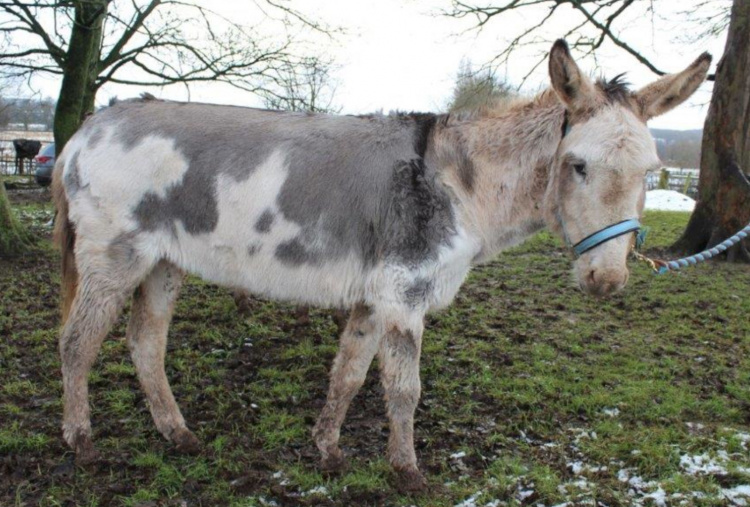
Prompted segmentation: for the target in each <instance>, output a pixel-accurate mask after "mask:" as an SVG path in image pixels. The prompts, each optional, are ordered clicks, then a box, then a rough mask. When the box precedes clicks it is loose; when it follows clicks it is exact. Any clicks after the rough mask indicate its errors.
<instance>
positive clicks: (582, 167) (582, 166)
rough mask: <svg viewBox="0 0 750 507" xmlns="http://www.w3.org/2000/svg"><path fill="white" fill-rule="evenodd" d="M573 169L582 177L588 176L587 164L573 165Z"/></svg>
mask: <svg viewBox="0 0 750 507" xmlns="http://www.w3.org/2000/svg"><path fill="white" fill-rule="evenodd" d="M573 169H575V171H576V173H578V174H579V175H580V176H586V164H584V163H583V162H581V163H577V164H573Z"/></svg>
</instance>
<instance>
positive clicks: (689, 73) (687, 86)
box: [635, 53, 711, 120]
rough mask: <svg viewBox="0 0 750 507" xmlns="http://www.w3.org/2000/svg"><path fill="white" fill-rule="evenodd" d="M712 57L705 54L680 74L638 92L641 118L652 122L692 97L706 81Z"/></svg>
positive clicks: (669, 75)
mask: <svg viewBox="0 0 750 507" xmlns="http://www.w3.org/2000/svg"><path fill="white" fill-rule="evenodd" d="M710 65H711V55H709V54H708V53H703V54H702V55H700V56H699V57H698V59H697V60H695V61H694V62H693V63H691V64H690V66H689V67H688V68H687V69H685V70H683V71H682V72H680V73H678V74H668V75H666V76H664V77H662V78H661V79H659V80H658V81H655V82H653V83H651V84H650V85H648V86H645V87H643V88H642V89H640V90H638V91H637V92H636V94H635V99H636V101H637V104H638V106H639V107H640V113H641V116H642V117H643V118H644V119H645V120H650V119H651V118H653V117H654V116H659V115H661V114H664V113H666V112H667V111H669V110H670V109H673V108H675V107H677V106H679V105H680V104H682V103H683V102H685V101H686V100H687V99H688V97H690V96H691V95H692V94H693V92H695V90H697V89H698V87H699V86H700V84H701V83H702V82H703V80H705V79H706V74H707V73H708V67H709V66H710Z"/></svg>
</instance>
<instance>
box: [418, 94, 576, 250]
mask: <svg viewBox="0 0 750 507" xmlns="http://www.w3.org/2000/svg"><path fill="white" fill-rule="evenodd" d="M564 111H565V109H564V107H563V105H562V104H561V103H560V102H559V100H558V99H557V96H556V95H555V94H554V92H552V91H551V90H548V91H545V92H542V93H541V94H540V95H538V96H537V97H535V98H534V99H531V100H530V101H528V102H524V103H519V104H516V105H514V106H511V107H509V108H508V109H506V110H505V111H503V112H495V113H494V114H493V113H492V112H490V113H489V114H486V115H480V116H478V117H476V118H472V119H467V120H460V119H458V120H452V119H450V117H448V118H447V119H446V121H445V123H444V124H442V125H440V126H438V128H437V129H436V130H435V134H434V137H433V141H434V143H433V145H432V148H433V150H432V155H433V156H434V157H435V162H436V164H437V166H438V167H439V171H440V174H441V176H442V179H443V181H444V182H445V183H446V185H448V186H449V187H450V188H451V189H452V190H453V192H454V195H455V199H456V201H457V204H458V206H457V207H458V210H459V215H460V216H459V219H460V221H461V223H462V225H463V226H464V228H465V229H466V230H467V232H468V233H469V234H471V235H472V236H474V237H475V238H476V239H477V240H478V241H479V243H480V245H481V252H480V254H479V255H478V256H477V260H478V261H481V260H483V259H488V258H491V257H492V256H494V255H495V254H497V253H498V252H499V251H501V250H503V249H505V248H508V247H510V246H513V245H515V244H518V243H520V242H521V241H523V240H524V239H525V238H527V237H528V236H529V235H531V234H533V233H535V232H536V231H538V230H540V229H541V228H543V227H544V225H545V222H544V198H545V192H546V190H547V186H548V183H549V180H550V174H551V171H552V164H553V161H554V159H555V153H556V151H557V149H558V146H559V143H560V140H561V138H562V129H563V121H564Z"/></svg>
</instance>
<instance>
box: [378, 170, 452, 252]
mask: <svg viewBox="0 0 750 507" xmlns="http://www.w3.org/2000/svg"><path fill="white" fill-rule="evenodd" d="M390 193H391V195H392V198H391V199H392V200H391V203H390V207H389V209H388V212H387V216H386V224H387V225H386V230H385V238H386V239H385V244H384V250H385V255H386V257H392V258H395V259H396V260H398V261H399V262H402V263H406V264H408V265H417V264H420V263H422V262H424V261H425V260H431V259H435V258H437V254H438V248H439V247H440V246H441V245H445V244H448V243H449V242H450V238H451V237H452V236H454V235H455V234H456V228H455V217H454V215H453V206H452V204H451V200H450V196H449V195H448V192H447V191H446V189H445V188H444V187H443V186H442V184H440V182H439V181H438V180H437V174H436V173H435V171H434V170H430V169H429V168H428V167H426V166H425V164H424V162H423V160H421V159H413V160H410V161H403V162H400V163H399V164H397V166H396V167H395V169H394V174H393V179H392V181H391V188H390Z"/></svg>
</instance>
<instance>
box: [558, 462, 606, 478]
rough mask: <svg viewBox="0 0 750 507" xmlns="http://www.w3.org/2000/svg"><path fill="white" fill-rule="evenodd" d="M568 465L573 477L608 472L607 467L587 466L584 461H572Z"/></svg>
mask: <svg viewBox="0 0 750 507" xmlns="http://www.w3.org/2000/svg"><path fill="white" fill-rule="evenodd" d="M567 465H568V468H569V469H570V471H571V472H573V475H581V474H582V473H584V472H588V473H594V474H595V473H597V472H605V471H606V470H607V467H605V466H598V467H597V466H591V465H587V464H586V463H584V462H583V461H572V462H570V463H568V464H567Z"/></svg>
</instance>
